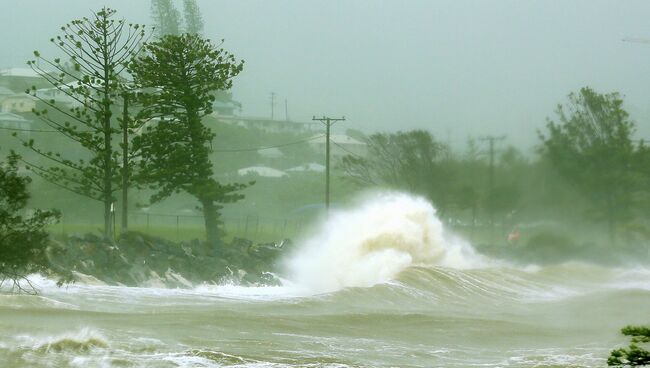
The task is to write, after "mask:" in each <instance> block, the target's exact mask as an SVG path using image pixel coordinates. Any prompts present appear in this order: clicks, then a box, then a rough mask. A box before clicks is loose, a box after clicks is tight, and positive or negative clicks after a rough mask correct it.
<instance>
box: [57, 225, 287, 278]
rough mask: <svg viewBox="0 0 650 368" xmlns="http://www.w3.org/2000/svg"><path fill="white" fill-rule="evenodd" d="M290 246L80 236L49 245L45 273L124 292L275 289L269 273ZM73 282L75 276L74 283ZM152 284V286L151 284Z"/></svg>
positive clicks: (135, 235)
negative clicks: (223, 286) (147, 287)
mask: <svg viewBox="0 0 650 368" xmlns="http://www.w3.org/2000/svg"><path fill="white" fill-rule="evenodd" d="M287 244H290V241H288V240H284V241H282V242H278V243H264V244H254V243H253V242H252V241H250V240H247V239H242V238H235V239H233V240H232V242H231V243H230V244H223V245H221V246H220V247H218V248H217V247H209V246H207V245H206V244H205V243H203V242H200V241H198V240H192V241H189V242H181V243H175V242H171V241H168V240H165V239H160V238H156V237H152V236H148V235H144V234H140V233H133V232H131V233H126V234H124V235H122V236H121V237H120V238H119V239H118V240H117V241H116V242H115V243H111V242H110V241H108V240H107V239H104V238H102V237H99V236H96V235H93V234H86V235H83V236H81V235H71V236H69V237H68V238H67V239H65V241H57V242H53V243H52V244H51V246H50V247H49V249H48V252H47V256H48V260H49V262H50V264H51V267H50V268H51V269H52V270H53V271H54V272H56V273H57V274H59V275H64V274H65V275H68V276H67V277H69V278H71V279H74V277H75V276H74V274H73V273H72V271H75V272H78V273H79V274H83V275H87V276H88V277H92V278H96V279H98V280H101V281H102V282H106V283H109V284H123V285H129V286H136V285H144V284H145V283H149V284H151V283H152V282H153V283H155V284H157V285H158V284H164V285H166V286H169V287H188V285H189V284H190V283H204V282H209V283H216V282H223V281H224V280H227V281H228V282H235V283H237V282H238V283H242V284H247V285H276V284H278V283H279V280H278V279H277V278H275V277H274V276H273V275H272V274H271V273H270V272H272V271H274V270H275V268H276V266H275V265H276V263H277V260H278V259H279V258H280V256H281V254H282V253H283V251H284V250H285V249H286V247H287ZM78 277H79V276H78V275H77V278H78ZM153 279H155V280H153Z"/></svg>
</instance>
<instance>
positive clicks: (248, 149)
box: [0, 127, 325, 152]
mask: <svg viewBox="0 0 650 368" xmlns="http://www.w3.org/2000/svg"><path fill="white" fill-rule="evenodd" d="M0 129H4V130H11V131H18V132H36V133H60V132H59V131H58V130H43V129H20V128H8V127H0ZM324 136H325V135H319V136H316V137H311V138H308V139H301V140H299V141H293V142H287V143H281V144H277V145H274V146H261V147H250V148H233V149H223V150H212V151H213V152H250V151H262V150H267V149H271V148H278V147H286V146H291V145H294V144H299V143H304V142H309V141H313V140H316V139H319V138H323V137H324Z"/></svg>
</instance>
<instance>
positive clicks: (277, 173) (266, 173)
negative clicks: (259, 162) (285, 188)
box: [237, 166, 288, 178]
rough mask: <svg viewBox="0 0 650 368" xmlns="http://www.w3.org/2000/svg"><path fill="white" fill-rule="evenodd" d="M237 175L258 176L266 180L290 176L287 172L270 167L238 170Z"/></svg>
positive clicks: (252, 167)
mask: <svg viewBox="0 0 650 368" xmlns="http://www.w3.org/2000/svg"><path fill="white" fill-rule="evenodd" d="M237 175H239V176H246V175H256V176H261V177H266V178H281V177H283V176H288V174H287V173H286V172H284V171H282V170H278V169H274V168H272V167H268V166H250V167H245V168H242V169H239V170H237Z"/></svg>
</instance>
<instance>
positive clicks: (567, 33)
mask: <svg viewBox="0 0 650 368" xmlns="http://www.w3.org/2000/svg"><path fill="white" fill-rule="evenodd" d="M0 2H1V3H3V4H2V5H3V6H2V9H3V11H2V12H1V13H0V34H1V35H2V37H0V68H5V67H9V66H22V65H23V64H24V61H25V60H26V59H27V58H29V57H30V54H31V51H32V50H34V49H41V50H47V49H46V48H45V47H44V46H43V45H46V44H47V40H48V39H49V38H50V37H52V36H54V35H56V34H57V32H58V28H59V26H61V25H62V24H64V23H65V22H67V21H69V20H71V19H74V18H79V17H82V16H86V15H88V14H89V12H90V11H91V10H94V9H98V8H99V7H101V6H102V5H104V4H106V5H108V6H110V7H113V8H115V9H117V10H118V12H119V13H120V15H121V16H123V17H125V18H127V19H128V20H129V21H132V22H140V23H149V22H150V14H149V8H150V1H149V0H130V1H125V0H115V1H100V0H65V1H56V2H55V1H49V0H47V1H46V0H21V1H10V0H0ZM177 3H178V4H177V6H178V8H179V9H181V8H182V2H181V1H177ZM198 3H199V6H200V7H201V10H202V12H203V17H204V20H205V23H206V27H205V36H207V37H209V38H213V39H221V38H225V40H226V43H225V47H226V48H227V49H228V50H229V51H231V52H233V53H234V54H235V55H236V56H238V57H239V58H242V59H244V60H246V66H245V69H244V72H243V73H242V74H241V75H240V76H239V77H237V79H236V80H235V83H234V89H233V92H234V95H235V99H237V100H239V101H241V102H242V103H243V105H244V111H243V113H244V114H246V115H255V116H267V115H270V98H269V94H270V92H271V91H274V92H276V93H277V95H278V104H277V107H276V116H279V117H280V118H284V99H285V98H287V99H288V105H289V115H290V116H291V118H293V119H296V120H303V121H305V120H309V119H311V116H312V115H322V114H331V115H335V116H338V115H345V116H346V117H347V118H348V119H349V121H348V122H346V123H344V124H345V125H346V126H349V127H357V128H361V129H362V130H364V131H368V132H372V131H385V130H389V131H394V130H400V129H401V130H404V129H411V128H424V129H429V130H431V131H432V132H433V133H435V134H436V135H438V136H439V137H440V138H441V139H445V140H446V139H448V137H450V138H451V140H452V141H453V142H455V143H456V144H462V143H463V142H464V141H465V139H466V137H467V136H468V135H474V136H478V135H483V134H495V135H501V134H506V135H508V137H509V141H510V142H511V143H513V144H515V145H517V146H519V147H522V148H525V147H530V146H532V145H534V144H536V143H537V135H536V129H539V128H541V127H543V126H544V124H545V118H546V117H547V116H553V110H554V109H555V106H556V105H557V103H560V102H563V101H565V99H566V95H567V94H568V93H569V92H571V91H575V90H577V89H579V88H580V87H582V86H586V85H589V86H592V87H594V88H596V89H597V90H598V91H600V92H609V91H619V92H621V93H622V94H623V95H625V98H626V101H627V104H626V107H627V108H628V111H630V112H631V114H632V117H633V118H634V119H635V120H636V122H637V124H638V127H639V131H640V132H639V133H640V134H639V135H640V136H644V137H647V138H650V121H648V118H650V44H640V43H628V42H622V39H623V38H625V37H635V38H647V39H650V22H649V19H650V1H646V0H637V1H631V0H628V1H616V0H611V1H596V0H582V1H568V0H557V1H524V0H511V1H487V0H485V1H478V0H476V1H461V0H454V1H427V0H422V1H415V0H410V1H378V0H365V1H360V0H356V1H343V0H338V1H337V0H327V1H304V0H277V1H270V0H259V1H245V0H244V1H242V0H238V1H216V0H199V1H198Z"/></svg>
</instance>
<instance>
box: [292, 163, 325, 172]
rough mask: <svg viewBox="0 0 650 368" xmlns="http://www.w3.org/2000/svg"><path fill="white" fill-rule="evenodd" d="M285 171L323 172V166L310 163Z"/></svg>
mask: <svg viewBox="0 0 650 368" xmlns="http://www.w3.org/2000/svg"><path fill="white" fill-rule="evenodd" d="M287 171H293V172H307V171H312V172H325V165H321V164H317V163H315V162H311V163H308V164H304V165H300V166H296V167H292V168H290V169H287Z"/></svg>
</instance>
